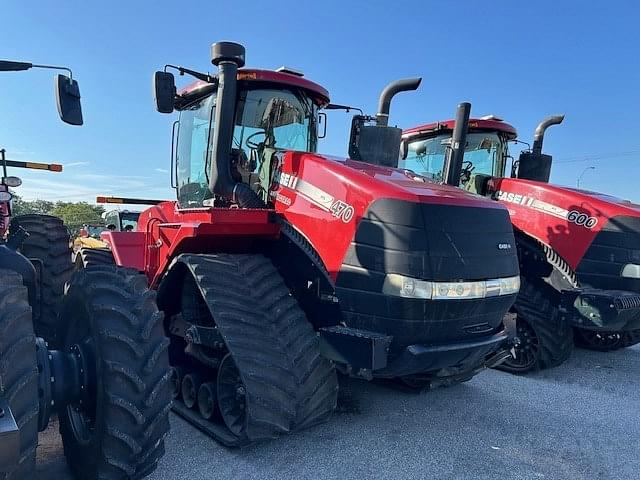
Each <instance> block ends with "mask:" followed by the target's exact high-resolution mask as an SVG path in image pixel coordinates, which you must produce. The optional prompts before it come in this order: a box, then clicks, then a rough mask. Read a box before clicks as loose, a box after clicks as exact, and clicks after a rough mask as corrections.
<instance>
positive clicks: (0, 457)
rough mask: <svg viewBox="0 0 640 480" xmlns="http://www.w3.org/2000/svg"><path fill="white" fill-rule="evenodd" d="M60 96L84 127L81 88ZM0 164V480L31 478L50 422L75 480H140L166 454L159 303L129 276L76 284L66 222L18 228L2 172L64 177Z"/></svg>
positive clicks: (9, 181) (62, 86)
mask: <svg viewBox="0 0 640 480" xmlns="http://www.w3.org/2000/svg"><path fill="white" fill-rule="evenodd" d="M32 67H42V66H39V65H32V64H30V63H25V62H7V61H0V71H16V70H26V69H29V68H32ZM46 68H50V67H46ZM56 68H57V67H56ZM56 86H57V99H58V108H59V112H60V117H61V118H62V120H63V121H65V122H67V123H70V124H72V125H80V124H82V112H81V108H80V94H79V90H78V84H77V82H76V81H75V80H72V79H71V77H70V76H69V77H67V76H65V75H58V77H57V79H56ZM0 157H1V158H0V160H1V161H2V165H1V166H2V179H1V181H0V479H30V478H35V475H36V473H35V460H36V447H37V445H38V431H42V430H44V429H45V428H46V427H47V425H48V423H49V419H50V418H51V416H52V415H57V417H58V421H59V424H60V433H61V435H62V441H63V444H64V453H65V456H66V458H67V462H68V464H69V466H70V468H71V470H72V471H73V472H74V473H75V475H76V477H77V478H78V479H87V480H89V479H91V480H96V479H98V478H109V479H123V478H142V477H144V476H146V475H148V474H149V473H151V472H152V471H153V470H154V469H155V467H156V464H157V461H158V459H159V458H160V457H161V456H162V454H163V453H164V437H165V435H166V432H167V430H168V428H169V420H168V414H169V408H170V404H171V396H170V390H169V364H168V351H167V348H168V343H169V341H168V340H167V338H166V337H165V335H164V331H163V322H162V314H161V313H160V312H159V311H158V308H157V305H156V303H155V292H150V291H149V290H148V289H147V283H146V279H145V277H144V276H142V275H140V274H139V273H138V272H136V271H134V270H131V269H126V268H121V267H115V266H106V267H105V266H103V267H92V268H88V269H86V270H83V271H82V272H77V273H76V274H73V264H72V262H71V248H70V243H69V233H68V230H67V228H66V227H65V226H64V224H63V222H62V220H60V219H59V218H56V217H52V216H49V215H21V216H17V217H13V218H11V215H12V211H11V208H12V204H11V198H12V193H11V191H10V190H9V189H10V188H16V187H18V186H20V184H21V183H22V182H21V180H20V179H19V178H17V177H13V176H9V175H8V174H7V167H23V168H36V169H45V170H52V171H61V170H62V167H61V166H60V165H49V164H42V163H33V162H18V161H13V160H7V159H6V158H5V151H4V150H0ZM72 274H73V275H72Z"/></svg>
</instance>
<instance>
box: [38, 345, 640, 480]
mask: <svg viewBox="0 0 640 480" xmlns="http://www.w3.org/2000/svg"><path fill="white" fill-rule="evenodd" d="M344 384H345V385H344V386H345V388H344V391H343V396H344V401H343V406H344V408H343V410H344V411H345V412H343V413H339V414H336V415H335V416H334V417H333V419H332V420H331V421H330V422H329V423H327V424H325V425H321V426H319V427H315V428H313V429H311V430H308V431H304V432H300V433H298V434H295V435H290V436H288V437H285V438H282V439H279V440H277V441H273V442H269V443H264V444H259V445H254V446H251V447H249V448H246V449H243V450H228V449H225V448H223V447H221V446H219V445H218V444H217V443H215V442H214V441H212V440H211V439H209V438H208V437H206V436H204V435H203V434H201V433H200V432H199V431H197V430H196V429H194V428H193V427H191V426H190V425H189V424H187V423H186V422H184V421H183V420H182V419H180V418H178V417H176V416H172V418H171V427H172V429H171V433H170V434H169V437H168V439H167V445H166V450H167V453H166V455H165V457H164V459H163V460H162V462H161V464H160V466H159V468H158V470H157V471H156V472H155V473H154V474H153V475H152V476H151V477H149V478H151V479H190V480H197V479H225V480H233V479H297V480H298V479H340V480H347V479H364V478H367V479H368V478H380V479H383V478H384V479H405V478H407V479H409V478H418V479H420V478H447V479H485V478H486V479H489V478H499V479H589V480H592V479H637V478H640V473H639V472H640V414H639V413H638V412H640V346H636V347H633V348H630V349H626V350H621V351H618V352H612V353H598V352H589V351H586V350H576V351H575V353H574V355H573V356H572V358H571V359H570V360H569V361H568V362H567V363H566V364H565V365H563V366H561V367H559V368H555V369H552V370H549V371H543V372H538V373H536V374H534V375H529V376H527V377H517V376H512V375H509V374H506V373H502V372H498V371H486V372H483V373H481V374H480V375H478V376H477V377H475V378H474V379H473V380H471V381H470V382H467V383H465V384H462V385H457V386H455V387H450V388H440V389H436V390H432V391H427V392H422V393H419V394H417V393H413V392H407V391H400V390H397V389H395V388H391V387H390V386H389V385H383V384H372V383H366V382H362V381H356V380H347V381H346V382H344ZM56 431H57V427H56V426H55V425H53V426H52V427H50V429H49V430H48V431H47V432H45V434H41V437H40V444H41V446H40V448H39V450H38V462H39V464H38V471H39V476H40V478H41V479H46V480H49V479H66V478H71V476H70V475H69V473H68V470H67V468H66V466H65V464H64V456H63V452H62V446H61V443H60V440H59V437H58V436H57V433H56Z"/></svg>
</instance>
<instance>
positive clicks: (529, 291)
mask: <svg viewBox="0 0 640 480" xmlns="http://www.w3.org/2000/svg"><path fill="white" fill-rule="evenodd" d="M521 281H522V283H521V286H520V293H518V297H517V298H516V303H515V305H514V306H513V309H514V311H515V313H516V319H515V322H516V332H517V335H518V337H519V339H520V344H519V345H517V346H516V347H515V353H516V356H515V358H509V359H507V360H506V361H505V362H504V363H502V364H500V365H499V366H498V367H496V368H497V369H498V370H503V371H505V372H509V373H515V374H523V373H527V372H530V371H532V370H541V369H545V368H550V367H555V366H558V365H560V364H561V363H563V362H564V361H565V360H567V359H568V358H569V356H570V355H571V352H572V350H573V331H572V329H571V327H570V326H569V324H568V323H567V322H566V320H564V319H563V318H562V316H561V315H560V312H559V311H558V308H557V306H556V304H555V300H554V293H555V292H553V291H552V290H551V287H549V286H548V285H546V284H544V283H543V282H542V281H541V280H539V279H528V278H526V277H522V278H521Z"/></svg>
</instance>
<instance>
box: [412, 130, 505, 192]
mask: <svg viewBox="0 0 640 480" xmlns="http://www.w3.org/2000/svg"><path fill="white" fill-rule="evenodd" d="M450 141H451V133H445V134H442V135H437V136H435V137H431V138H426V139H425V138H422V139H418V140H414V141H412V142H410V143H409V145H408V148H407V158H406V159H404V160H402V159H401V160H400V162H399V167H400V168H406V169H408V170H412V171H413V172H415V173H418V174H420V175H423V176H425V177H427V178H431V179H433V180H435V181H437V182H440V181H442V179H443V168H444V160H445V155H446V153H447V149H448V145H449V143H450ZM505 153H506V151H505V148H504V143H503V142H502V139H501V138H500V137H499V136H498V134H496V133H491V132H488V133H469V134H467V145H466V147H465V150H464V164H463V165H462V169H463V172H465V171H466V172H468V175H466V176H465V175H462V176H461V184H466V183H468V182H469V181H470V180H471V179H472V177H473V176H475V175H478V174H482V175H489V176H494V175H499V172H502V165H503V163H504V161H505ZM461 186H465V185H461Z"/></svg>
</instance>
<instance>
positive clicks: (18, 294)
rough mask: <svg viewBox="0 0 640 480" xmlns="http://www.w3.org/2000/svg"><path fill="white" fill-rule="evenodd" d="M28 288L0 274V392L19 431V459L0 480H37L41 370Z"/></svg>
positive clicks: (13, 276)
mask: <svg viewBox="0 0 640 480" xmlns="http://www.w3.org/2000/svg"><path fill="white" fill-rule="evenodd" d="M35 341H36V339H35V336H34V334H33V323H32V320H31V308H30V307H29V300H28V293H27V288H26V287H24V286H23V285H22V277H21V276H20V275H18V274H17V273H15V272H13V271H11V270H0V392H1V393H2V395H4V396H5V398H6V399H7V400H8V402H9V405H10V406H11V411H12V412H13V415H14V417H15V420H16V423H17V424H18V427H19V428H20V459H19V461H18V463H17V465H15V468H14V470H12V471H11V472H9V473H7V474H5V475H3V474H2V473H0V479H7V480H8V479H16V480H19V479H28V478H35V461H36V445H37V443H38V370H37V367H36V349H35Z"/></svg>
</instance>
